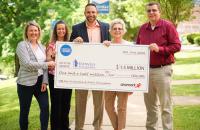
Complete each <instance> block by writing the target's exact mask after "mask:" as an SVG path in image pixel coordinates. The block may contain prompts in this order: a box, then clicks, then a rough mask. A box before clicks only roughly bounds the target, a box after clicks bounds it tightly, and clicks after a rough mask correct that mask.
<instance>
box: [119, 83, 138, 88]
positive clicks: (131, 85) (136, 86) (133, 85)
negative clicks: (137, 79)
mask: <svg viewBox="0 0 200 130" xmlns="http://www.w3.org/2000/svg"><path fill="white" fill-rule="evenodd" d="M120 86H128V87H134V88H140V87H141V86H142V84H141V83H137V84H127V83H121V84H120Z"/></svg>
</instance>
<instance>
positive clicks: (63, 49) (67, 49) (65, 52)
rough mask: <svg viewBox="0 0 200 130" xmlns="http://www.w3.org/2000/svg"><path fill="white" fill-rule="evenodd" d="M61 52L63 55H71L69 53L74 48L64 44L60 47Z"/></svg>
mask: <svg viewBox="0 0 200 130" xmlns="http://www.w3.org/2000/svg"><path fill="white" fill-rule="evenodd" d="M60 53H61V54H62V55H63V56H69V55H70V54H71V53H72V48H71V47H70V46H69V45H63V46H62V47H61V48H60Z"/></svg>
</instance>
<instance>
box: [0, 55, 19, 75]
mask: <svg viewBox="0 0 200 130" xmlns="http://www.w3.org/2000/svg"><path fill="white" fill-rule="evenodd" d="M0 61H1V62H0V74H3V75H7V76H9V77H12V76H13V73H14V71H15V68H14V67H15V66H14V60H13V56H7V57H0Z"/></svg>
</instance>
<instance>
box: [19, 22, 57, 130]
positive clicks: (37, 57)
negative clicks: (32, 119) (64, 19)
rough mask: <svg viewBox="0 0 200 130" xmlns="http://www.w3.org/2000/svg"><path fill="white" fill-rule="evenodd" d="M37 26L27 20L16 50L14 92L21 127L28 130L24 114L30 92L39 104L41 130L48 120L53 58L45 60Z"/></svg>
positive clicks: (30, 99) (30, 97)
mask: <svg viewBox="0 0 200 130" xmlns="http://www.w3.org/2000/svg"><path fill="white" fill-rule="evenodd" d="M40 36H41V29H40V26H39V25H38V24H37V23H36V22H34V21H31V22H28V23H27V25H26V27H25V31H24V41H21V42H20V43H19V44H18V46H17V49H16V53H17V56H18V58H19V64H20V68H19V72H18V78H17V93H18V97H19V105H20V116H19V124H20V129H21V130H28V115H29V110H30V106H31V101H32V97H33V95H34V96H35V98H36V100H37V102H38V104H39V107H40V125H41V130H47V128H48V119H49V102H48V91H47V84H48V74H47V69H48V67H51V68H52V67H54V66H55V63H54V62H53V61H50V62H46V53H45V47H44V46H43V45H42V44H41V43H40V42H39V38H40Z"/></svg>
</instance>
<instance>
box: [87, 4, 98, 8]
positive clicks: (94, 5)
mask: <svg viewBox="0 0 200 130" xmlns="http://www.w3.org/2000/svg"><path fill="white" fill-rule="evenodd" d="M88 6H94V7H95V8H96V9H97V6H96V5H95V4H93V3H88V4H87V5H86V6H85V9H86V8H87V7H88Z"/></svg>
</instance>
